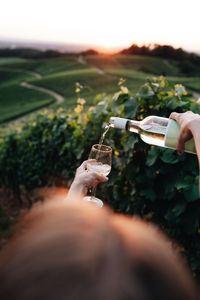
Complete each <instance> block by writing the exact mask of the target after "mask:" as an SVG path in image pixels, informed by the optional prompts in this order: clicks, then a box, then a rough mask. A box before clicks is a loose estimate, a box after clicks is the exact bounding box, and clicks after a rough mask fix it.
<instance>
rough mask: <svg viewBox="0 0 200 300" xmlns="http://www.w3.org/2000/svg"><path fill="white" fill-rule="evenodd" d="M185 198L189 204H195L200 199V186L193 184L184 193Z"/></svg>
mask: <svg viewBox="0 0 200 300" xmlns="http://www.w3.org/2000/svg"><path fill="white" fill-rule="evenodd" d="M184 196H185V198H186V199H187V201H188V202H193V201H196V200H198V199H199V186H198V184H193V185H192V186H190V188H189V189H187V190H185V191H184Z"/></svg>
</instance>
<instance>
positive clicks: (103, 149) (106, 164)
mask: <svg viewBox="0 0 200 300" xmlns="http://www.w3.org/2000/svg"><path fill="white" fill-rule="evenodd" d="M89 159H95V161H91V162H88V163H87V171H88V172H96V173H100V174H102V175H105V176H107V175H108V174H109V173H110V171H111V164H112V148H111V147H110V146H107V145H100V144H95V145H93V146H92V148H91V151H90V154H89ZM95 194H96V186H95V187H93V188H92V190H91V195H90V196H86V197H84V200H85V201H87V202H92V203H94V204H95V205H96V206H98V207H102V206H103V202H102V201H101V200H100V199H99V198H97V197H95Z"/></svg>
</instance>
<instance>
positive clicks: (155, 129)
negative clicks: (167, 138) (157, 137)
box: [140, 124, 166, 135]
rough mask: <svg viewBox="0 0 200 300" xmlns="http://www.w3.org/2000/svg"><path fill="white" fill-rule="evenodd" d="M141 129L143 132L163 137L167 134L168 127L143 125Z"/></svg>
mask: <svg viewBox="0 0 200 300" xmlns="http://www.w3.org/2000/svg"><path fill="white" fill-rule="evenodd" d="M140 128H141V129H142V130H145V131H149V132H152V133H158V134H163V135H165V134H166V127H164V126H159V125H157V124H156V125H150V124H147V125H146V124H144V125H141V126H140Z"/></svg>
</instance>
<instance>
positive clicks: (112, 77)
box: [0, 53, 200, 124]
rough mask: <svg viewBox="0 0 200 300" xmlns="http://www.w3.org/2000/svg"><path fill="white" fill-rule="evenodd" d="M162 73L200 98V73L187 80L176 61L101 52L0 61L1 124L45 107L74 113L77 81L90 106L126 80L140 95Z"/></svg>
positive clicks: (80, 94) (130, 88) (131, 89)
mask: <svg viewBox="0 0 200 300" xmlns="http://www.w3.org/2000/svg"><path fill="white" fill-rule="evenodd" d="M158 75H165V76H166V77H167V78H168V79H169V80H170V81H172V82H173V83H181V84H183V85H184V86H185V87H186V88H187V89H188V91H189V92H191V96H192V94H193V96H194V98H197V97H198V94H197V93H198V92H200V76H198V75H199V74H195V76H186V75H185V74H184V72H182V70H181V68H180V64H178V63H177V61H175V60H172V59H166V58H160V57H151V56H144V55H123V54H116V55H101V54H96V53H95V54H93V55H88V54H83V55H82V54H80V55H75V54H66V55H62V56H60V57H53V58H42V59H27V58H20V57H16V58H14V57H10V58H9V57H6V58H0V103H1V111H0V122H1V123H4V124H5V122H7V121H10V120H13V119H16V118H18V117H20V116H23V115H26V114H28V113H30V112H32V111H34V110H38V109H39V108H43V107H45V106H48V107H49V108H52V109H56V108H58V107H63V108H64V109H67V110H68V111H69V112H70V111H72V110H73V109H74V107H75V106H76V99H77V93H76V92H75V91H76V83H77V82H78V83H80V85H81V86H82V88H81V91H80V93H78V94H79V96H80V97H81V98H84V99H85V100H86V107H89V106H92V105H94V99H95V97H96V95H98V94H102V93H106V94H112V93H114V92H116V90H117V88H118V82H119V79H120V78H121V77H122V78H123V79H125V85H126V87H127V88H128V89H129V90H130V92H131V93H132V94H136V92H138V90H139V88H140V87H141V86H142V85H143V84H144V83H145V81H146V79H147V78H152V77H154V76H158ZM22 82H27V83H29V84H32V85H35V86H36V87H43V88H46V89H49V90H52V91H55V92H57V93H59V94H60V95H62V96H63V97H64V101H63V102H62V103H59V102H57V101H56V99H55V97H54V96H52V95H50V94H48V93H46V92H44V91H40V90H36V89H32V88H28V87H24V86H22ZM195 93H196V94H195Z"/></svg>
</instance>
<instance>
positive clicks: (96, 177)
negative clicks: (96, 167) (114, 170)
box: [66, 159, 108, 200]
mask: <svg viewBox="0 0 200 300" xmlns="http://www.w3.org/2000/svg"><path fill="white" fill-rule="evenodd" d="M92 161H94V162H95V161H96V160H95V159H89V160H85V161H84V162H83V163H82V164H81V165H80V167H79V168H77V170H76V174H75V177H74V180H73V182H72V184H71V187H70V189H69V191H68V194H67V198H66V199H67V200H71V199H74V198H77V197H79V198H83V197H84V196H86V195H87V192H88V189H89V188H91V187H93V186H96V185H97V184H98V183H100V182H107V181H108V178H107V177H105V176H104V175H102V174H99V173H96V172H88V171H87V163H88V162H92Z"/></svg>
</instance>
